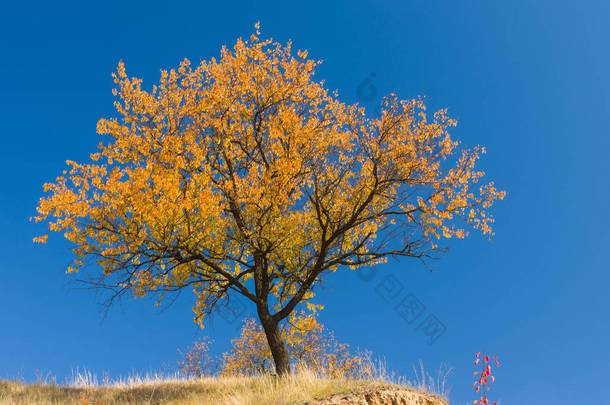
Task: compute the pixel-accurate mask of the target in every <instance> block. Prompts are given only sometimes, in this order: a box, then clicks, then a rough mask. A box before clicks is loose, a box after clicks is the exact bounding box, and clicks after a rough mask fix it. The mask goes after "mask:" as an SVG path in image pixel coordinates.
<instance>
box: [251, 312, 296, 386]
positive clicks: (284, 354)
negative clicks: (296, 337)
mask: <svg viewBox="0 0 610 405" xmlns="http://www.w3.org/2000/svg"><path fill="white" fill-rule="evenodd" d="M259 316H260V314H259ZM260 320H261V324H262V325H263V330H264V331H265V335H266V336H267V343H269V349H270V350H271V355H272V356H273V362H274V363H275V372H276V373H277V375H278V376H285V375H288V374H290V356H289V355H288V349H287V348H286V345H285V344H284V342H283V341H282V335H281V333H280V327H279V325H278V323H277V322H275V321H273V320H272V319H271V317H270V316H260Z"/></svg>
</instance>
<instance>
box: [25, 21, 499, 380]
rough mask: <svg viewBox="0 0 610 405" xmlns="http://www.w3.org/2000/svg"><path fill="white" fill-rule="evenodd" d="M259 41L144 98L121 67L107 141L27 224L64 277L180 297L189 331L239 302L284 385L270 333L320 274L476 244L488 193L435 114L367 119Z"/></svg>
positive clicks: (395, 111)
mask: <svg viewBox="0 0 610 405" xmlns="http://www.w3.org/2000/svg"><path fill="white" fill-rule="evenodd" d="M259 35H260V33H259V31H258V25H257V27H256V33H255V34H252V35H251V36H250V38H249V41H243V40H242V39H241V38H240V39H238V40H237V43H236V44H235V46H234V47H233V49H232V50H229V49H227V48H226V47H223V48H222V50H221V56H220V58H219V59H218V60H217V59H215V58H212V59H211V60H209V61H203V62H201V63H200V64H199V65H198V66H196V67H193V66H191V64H190V62H189V61H188V60H186V59H185V60H184V61H183V62H182V63H181V64H180V66H179V67H178V68H177V69H171V70H170V71H169V72H168V71H161V78H160V81H159V83H158V84H157V85H155V86H153V87H152V89H150V90H148V91H147V90H144V89H143V88H142V80H141V79H137V78H129V77H128V76H127V73H126V71H125V66H124V64H123V63H119V65H118V70H117V72H116V73H114V74H113V76H114V82H115V83H116V88H115V89H114V94H115V95H116V96H117V101H116V102H115V106H116V109H117V111H118V116H117V117H114V118H109V119H101V120H100V121H99V122H98V125H97V132H98V133H99V134H101V135H107V137H105V138H104V139H105V140H106V141H105V142H104V141H102V142H101V143H100V145H99V151H98V152H96V153H93V154H91V156H90V159H91V160H90V161H89V162H85V163H77V162H74V161H67V165H68V166H69V167H68V168H67V170H66V171H64V174H63V175H62V176H59V177H58V178H57V179H56V180H55V181H54V182H53V183H49V184H45V185H44V190H45V192H46V195H45V196H44V197H43V198H41V200H40V202H39V204H38V207H37V211H38V215H37V216H36V217H35V221H36V222H38V221H43V220H47V221H48V225H49V229H50V230H51V231H58V232H63V233H64V236H65V238H66V239H67V240H68V241H70V242H71V243H72V244H73V252H74V262H73V263H72V264H71V265H70V266H69V267H68V272H74V271H78V270H79V268H81V267H82V266H83V265H84V264H85V263H89V262H93V263H96V264H97V265H98V266H99V268H101V272H95V271H94V273H92V274H93V275H94V277H96V281H95V283H96V284H95V285H96V286H99V287H103V288H108V289H112V290H113V291H114V292H113V294H112V297H115V296H120V295H121V294H124V293H126V292H131V293H132V294H134V295H135V296H144V295H147V294H155V296H156V297H157V298H158V300H159V301H158V302H160V300H162V299H163V297H164V296H166V295H167V294H168V293H171V292H176V291H180V290H182V289H185V288H190V289H192V291H193V292H194V296H195V305H194V311H195V320H196V321H197V322H199V323H201V324H202V323H203V320H204V318H205V315H206V314H209V313H210V311H212V310H213V308H214V306H215V305H216V303H218V302H219V300H222V299H224V298H225V297H226V296H227V295H232V294H233V293H236V294H241V295H243V296H244V297H246V298H247V299H248V300H250V301H251V302H252V303H253V305H255V307H256V311H257V315H258V318H259V320H260V322H261V325H262V327H263V329H264V331H265V335H266V338H267V341H268V344H269V347H270V349H271V353H272V356H273V360H274V363H275V366H276V368H277V371H278V373H279V374H285V373H287V372H289V370H290V364H289V357H288V352H287V349H286V345H285V344H284V342H283V341H282V338H281V334H280V329H279V327H278V325H279V323H280V322H281V321H282V320H284V319H286V318H287V317H288V316H289V315H290V314H291V313H292V312H293V310H294V309H295V307H297V305H298V304H299V303H302V302H303V301H307V300H309V299H311V298H312V297H313V294H314V291H315V289H316V286H317V285H318V284H319V283H320V281H321V280H322V279H323V277H324V276H325V274H327V273H329V272H334V271H336V270H338V269H340V268H351V269H356V268H358V267H361V266H365V265H375V264H378V263H382V262H384V261H386V260H387V258H388V257H395V258H398V257H412V258H416V259H419V260H425V259H426V258H428V257H432V256H434V255H435V254H437V253H438V252H439V251H440V249H441V246H440V244H441V242H440V241H439V239H441V238H452V237H458V238H463V237H464V236H466V235H467V228H468V227H473V228H475V229H478V230H481V231H482V232H483V233H484V234H491V232H492V230H491V223H492V218H491V216H490V215H489V213H488V211H489V209H490V207H491V206H492V204H493V203H494V201H495V200H496V199H501V198H502V197H503V196H504V192H502V191H499V190H497V189H496V188H495V187H494V185H493V183H487V184H484V185H481V186H480V187H477V183H478V182H479V180H480V178H481V176H483V172H482V171H478V170H476V169H475V162H476V161H477V158H478V157H479V154H480V153H483V152H484V149H483V148H481V147H475V148H473V149H464V150H461V151H460V150H459V149H458V143H457V141H455V140H453V139H452V138H451V136H450V134H449V133H448V129H449V128H450V127H452V126H454V125H455V123H456V122H455V121H454V120H453V119H451V118H449V117H448V116H447V114H446V111H445V110H440V111H437V112H435V113H434V114H432V115H428V114H427V113H426V109H425V105H424V103H423V101H422V100H421V99H413V100H400V99H399V98H398V97H397V96H396V95H390V96H388V97H386V98H385V101H384V103H383V105H382V111H381V115H380V116H379V117H377V118H370V117H367V115H366V114H365V111H364V109H363V108H362V107H360V106H358V105H357V104H354V105H349V104H346V103H343V102H341V101H340V100H339V99H338V95H337V93H336V92H334V93H329V92H328V91H327V90H326V89H325V87H324V83H323V82H320V81H315V80H314V79H313V75H314V71H315V69H316V66H317V65H318V64H319V63H320V62H319V61H314V60H311V59H307V52H306V51H297V52H296V55H293V53H292V48H291V42H290V41H289V42H288V43H287V44H286V45H284V46H282V45H281V44H279V43H275V42H272V40H271V39H268V40H261V39H259V38H258V36H259ZM46 239H47V236H46V235H43V236H40V237H37V238H35V241H37V242H45V241H46ZM95 268H98V267H95Z"/></svg>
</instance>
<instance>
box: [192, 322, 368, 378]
mask: <svg viewBox="0 0 610 405" xmlns="http://www.w3.org/2000/svg"><path fill="white" fill-rule="evenodd" d="M316 315H317V313H316V312H315V311H312V312H310V313H306V311H294V312H292V313H291V314H290V316H289V317H288V319H286V320H285V322H284V323H283V325H281V328H280V330H281V332H280V334H281V337H282V340H283V341H284V342H285V344H286V347H287V350H288V355H289V359H290V364H291V365H293V366H297V367H304V368H307V369H309V370H314V371H315V372H316V373H319V374H322V375H325V376H328V377H334V378H338V377H346V378H348V377H354V378H362V377H370V376H371V375H372V374H373V367H372V360H371V359H370V357H367V356H366V355H361V354H360V353H356V354H354V353H352V352H351V351H350V350H349V346H348V345H347V344H344V343H339V342H338V341H337V340H336V339H335V337H334V335H333V333H332V332H331V331H329V330H328V329H326V328H325V327H324V325H322V324H321V323H319V322H318V319H317V316H316ZM231 344H232V345H231V349H230V350H229V351H228V352H227V353H224V355H223V361H222V367H221V370H220V373H221V375H224V376H235V375H258V374H265V373H269V372H271V371H273V364H272V358H273V357H272V354H271V351H270V349H269V345H268V344H267V338H266V336H265V332H264V330H263V328H262V327H261V326H260V324H259V323H257V322H256V320H255V319H252V318H246V319H245V320H244V322H243V326H242V328H241V332H240V335H239V337H238V338H236V339H233V340H232V341H231ZM205 349H206V350H207V347H206V348H205ZM199 357H205V354H202V355H201V356H199Z"/></svg>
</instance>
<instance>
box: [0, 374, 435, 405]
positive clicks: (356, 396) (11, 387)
mask: <svg viewBox="0 0 610 405" xmlns="http://www.w3.org/2000/svg"><path fill="white" fill-rule="evenodd" d="M60 404H61V405H204V404H205V405H347V404H354V405H446V404H447V402H445V401H443V400H442V399H440V398H439V397H437V396H434V395H430V394H427V393H423V392H419V391H417V390H415V389H413V388H409V387H406V386H398V385H395V384H391V383H387V382H383V381H356V380H345V379H328V378H319V377H316V376H314V375H298V376H292V377H289V378H286V379H275V378H273V377H228V378H212V377H209V378H202V379H191V380H181V379H159V380H156V381H136V382H133V381H131V382H129V383H113V384H112V385H110V386H99V387H92V386H90V387H74V386H61V385H55V384H23V383H19V382H12V381H6V380H0V405H60Z"/></svg>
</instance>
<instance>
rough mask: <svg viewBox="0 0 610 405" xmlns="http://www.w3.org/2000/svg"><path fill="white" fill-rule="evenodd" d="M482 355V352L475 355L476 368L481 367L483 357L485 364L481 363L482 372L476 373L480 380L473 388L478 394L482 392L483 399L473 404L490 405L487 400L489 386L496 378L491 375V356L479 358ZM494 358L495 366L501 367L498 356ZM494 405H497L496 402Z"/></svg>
mask: <svg viewBox="0 0 610 405" xmlns="http://www.w3.org/2000/svg"><path fill="white" fill-rule="evenodd" d="M480 354H481V352H477V354H475V355H474V357H475V360H474V365H475V367H476V366H478V365H479V363H480V360H481V357H482V358H483V363H481V365H480V366H479V367H480V368H481V371H475V372H474V376H475V377H476V376H479V379H478V380H477V381H475V382H474V383H473V384H472V386H473V387H474V390H475V391H476V392H479V391H481V398H480V399H477V400H476V401H473V402H472V404H473V405H489V400H488V399H487V392H488V391H489V385H490V384H491V383H493V382H494V380H495V378H494V376H493V375H491V362H490V361H489V360H490V359H489V356H486V355H485V354H483V356H481V357H479V355H480ZM492 358H493V363H495V365H496V366H497V367H499V366H500V363H499V362H498V356H492ZM492 404H493V405H497V403H496V402H493V403H492Z"/></svg>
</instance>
